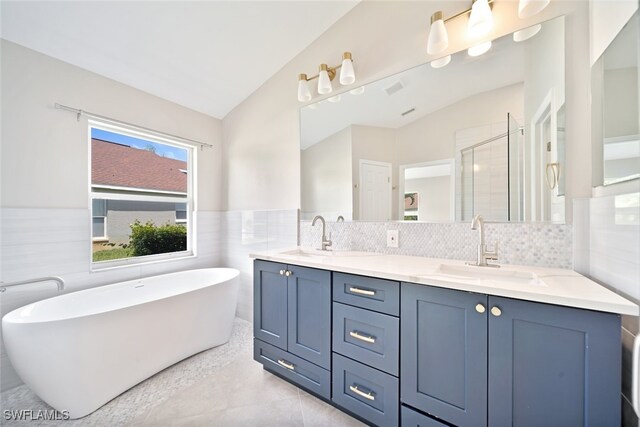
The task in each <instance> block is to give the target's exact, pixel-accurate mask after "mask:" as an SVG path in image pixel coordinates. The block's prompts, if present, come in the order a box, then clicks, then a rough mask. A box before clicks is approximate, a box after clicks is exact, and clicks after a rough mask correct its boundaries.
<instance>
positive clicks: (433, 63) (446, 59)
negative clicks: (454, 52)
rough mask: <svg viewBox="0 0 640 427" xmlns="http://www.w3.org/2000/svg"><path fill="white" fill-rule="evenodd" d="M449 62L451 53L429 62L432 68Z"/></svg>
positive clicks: (440, 66)
mask: <svg viewBox="0 0 640 427" xmlns="http://www.w3.org/2000/svg"><path fill="white" fill-rule="evenodd" d="M449 62H451V55H447V56H443V57H442V58H438V59H434V60H433V61H431V62H430V63H429V65H431V67H432V68H442V67H444V66H446V65H449Z"/></svg>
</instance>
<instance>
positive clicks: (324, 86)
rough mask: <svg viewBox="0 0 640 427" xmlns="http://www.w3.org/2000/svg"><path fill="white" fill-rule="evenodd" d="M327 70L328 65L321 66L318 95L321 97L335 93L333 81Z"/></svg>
mask: <svg viewBox="0 0 640 427" xmlns="http://www.w3.org/2000/svg"><path fill="white" fill-rule="evenodd" d="M327 68H328V67H327V64H321V65H320V73H319V75H318V93H319V94H320V95H324V94H326V93H331V92H333V87H332V86H331V79H330V78H329V73H328V72H327Z"/></svg>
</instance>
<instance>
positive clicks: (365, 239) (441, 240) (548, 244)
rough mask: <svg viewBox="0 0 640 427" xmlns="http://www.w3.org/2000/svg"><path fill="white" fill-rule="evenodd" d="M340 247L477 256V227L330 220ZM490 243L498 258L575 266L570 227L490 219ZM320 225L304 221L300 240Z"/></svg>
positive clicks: (313, 237)
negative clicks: (394, 234)
mask: <svg viewBox="0 0 640 427" xmlns="http://www.w3.org/2000/svg"><path fill="white" fill-rule="evenodd" d="M327 226H328V232H330V233H331V235H332V236H331V239H332V240H333V247H334V249H337V250H357V251H371V252H379V253H389V254H401V255H415V256H424V257H431V258H448V259H460V260H474V259H475V257H476V254H477V252H476V248H477V244H478V232H477V231H473V230H471V226H470V224H469V223H442V224H427V223H411V222H400V223H394V222H344V223H336V222H330V223H327ZM387 230H399V239H398V242H399V247H398V248H387V245H386V231H387ZM485 231H486V242H487V244H489V245H493V244H494V243H498V245H499V249H498V250H499V257H498V258H499V259H498V262H500V263H505V264H522V265H535V266H541V267H557V268H571V267H572V232H571V226H568V225H555V224H520V223H488V224H486V226H485ZM321 235H322V230H321V227H320V226H316V227H312V226H311V223H310V222H309V221H302V222H301V224H300V244H301V245H302V246H307V247H317V246H319V242H320V238H321Z"/></svg>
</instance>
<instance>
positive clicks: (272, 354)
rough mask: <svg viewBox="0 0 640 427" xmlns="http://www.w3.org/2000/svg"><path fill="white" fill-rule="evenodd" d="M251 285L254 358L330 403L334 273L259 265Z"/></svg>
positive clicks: (283, 266)
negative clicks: (332, 280) (332, 276)
mask: <svg viewBox="0 0 640 427" xmlns="http://www.w3.org/2000/svg"><path fill="white" fill-rule="evenodd" d="M253 281H254V283H253V284H254V292H253V297H254V306H253V312H254V319H253V334H254V338H255V342H254V359H255V360H256V361H258V362H260V363H262V364H263V365H264V366H265V367H266V368H268V369H270V370H273V371H275V372H278V373H280V374H281V375H283V376H285V377H287V378H289V379H291V380H292V381H294V382H296V383H298V384H300V385H301V386H303V387H305V388H307V389H308V390H310V391H313V392H316V393H317V394H320V395H321V396H323V397H325V398H326V399H329V398H330V372H329V371H330V368H331V272H329V271H326V270H318V269H314V268H307V267H299V266H294V265H286V264H281V263H275V262H269V261H261V260H256V261H254V276H253ZM309 362H310V363H309ZM287 371H290V372H287Z"/></svg>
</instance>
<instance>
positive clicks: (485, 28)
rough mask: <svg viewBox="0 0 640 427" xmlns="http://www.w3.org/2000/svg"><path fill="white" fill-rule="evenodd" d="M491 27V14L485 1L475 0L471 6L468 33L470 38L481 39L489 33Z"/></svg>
mask: <svg viewBox="0 0 640 427" xmlns="http://www.w3.org/2000/svg"><path fill="white" fill-rule="evenodd" d="M492 27H493V13H491V7H489V2H488V1H487V0H475V2H474V3H473V6H471V15H469V25H468V31H469V35H470V36H471V37H474V38H475V37H481V36H484V35H485V34H487V33H488V32H489V31H491V28H492Z"/></svg>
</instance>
